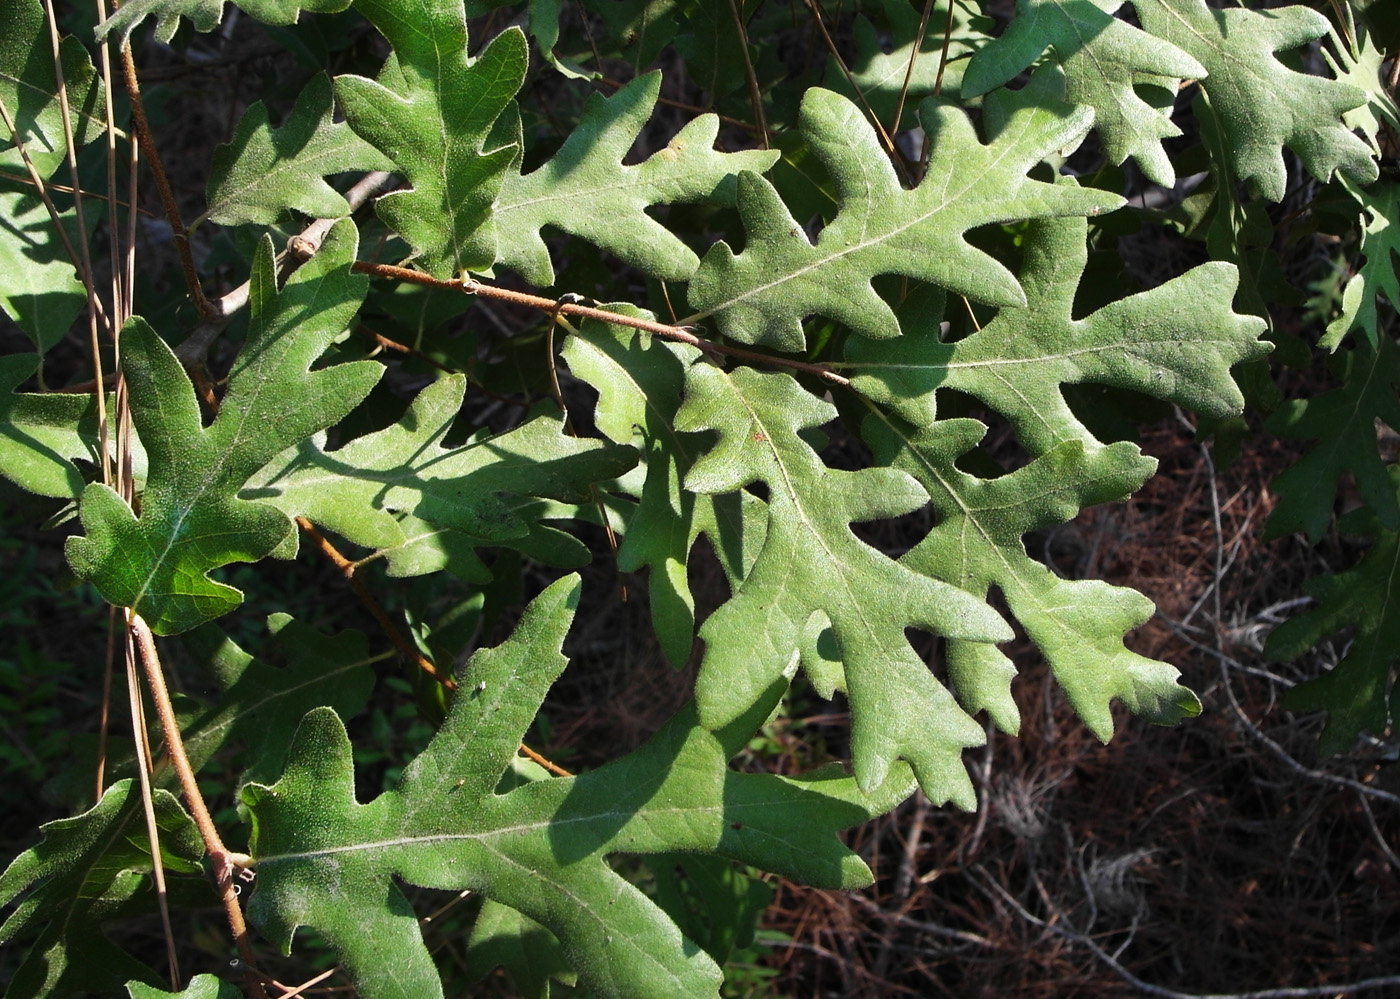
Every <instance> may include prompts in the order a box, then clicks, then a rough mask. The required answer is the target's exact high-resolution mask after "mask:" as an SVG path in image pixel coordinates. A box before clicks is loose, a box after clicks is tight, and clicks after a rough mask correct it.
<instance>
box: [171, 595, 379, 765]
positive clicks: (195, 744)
mask: <svg viewBox="0 0 1400 999" xmlns="http://www.w3.org/2000/svg"><path fill="white" fill-rule="evenodd" d="M267 630H268V631H269V632H270V633H271V634H272V637H273V640H274V642H275V643H276V644H277V646H278V648H279V650H280V651H281V653H282V655H283V656H284V657H285V658H286V660H287V665H286V666H281V667H278V666H273V665H271V664H269V663H267V662H265V661H263V660H262V659H255V658H253V657H252V656H250V655H249V654H248V653H246V652H244V651H243V650H242V649H240V648H239V647H238V646H237V645H236V644H235V643H234V642H233V640H232V639H230V638H229V637H228V636H227V635H225V634H224V633H223V631H222V630H221V629H219V628H218V627H217V626H216V625H213V624H206V625H204V626H203V627H201V628H197V629H195V630H194V631H191V632H188V633H186V635H185V636H184V642H185V645H186V647H187V648H188V649H189V650H190V652H191V653H192V654H193V655H194V656H195V657H196V658H197V659H199V660H202V661H203V662H205V663H206V664H207V665H208V668H209V669H210V670H211V671H212V672H213V674H214V678H215V681H216V683H217V684H218V689H217V693H215V694H214V696H213V697H212V699H211V700H212V703H211V704H210V705H209V707H208V708H206V709H205V710H203V711H201V712H200V713H199V714H197V715H196V716H195V717H193V718H192V719H190V721H189V722H188V724H184V725H182V726H181V730H182V735H183V737H184V740H185V751H186V752H187V753H188V754H189V757H190V763H191V765H193V766H194V767H195V769H196V770H198V769H199V768H200V767H201V766H202V765H203V764H204V762H205V761H206V760H209V759H211V758H212V757H213V756H214V754H215V753H216V752H218V751H219V750H220V749H221V748H223V747H225V746H239V745H241V746H242V748H243V771H242V772H243V779H244V780H272V779H273V778H274V777H276V776H277V775H278V774H279V773H281V772H282V767H283V765H284V764H285V763H286V762H287V750H288V748H289V747H290V746H291V743H292V734H293V733H294V732H295V731H296V726H297V722H299V721H300V720H301V718H302V716H303V715H305V714H306V713H307V712H308V711H310V710H311V709H312V708H315V707H321V706H323V705H324V706H327V707H330V708H332V709H334V710H335V712H336V713H337V714H339V715H340V716H341V717H342V718H353V717H354V716H355V715H357V714H359V713H360V712H361V711H362V710H364V707H365V704H366V703H367V702H368V701H369V695H370V691H371V690H372V689H373V688H374V671H373V670H372V669H370V664H371V663H373V662H375V661H376V660H378V659H382V658H383V656H371V655H370V654H369V647H368V644H367V643H366V641H365V636H364V635H362V634H361V633H360V632H358V631H343V632H341V633H339V634H337V635H334V636H326V635H323V634H321V633H320V632H319V631H317V630H316V629H315V628H312V627H309V626H308V625H305V624H302V623H301V622H300V621H295V620H293V619H292V618H291V617H290V616H289V615H287V614H273V615H270V616H269V617H268V619H267Z"/></svg>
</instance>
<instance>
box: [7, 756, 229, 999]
mask: <svg viewBox="0 0 1400 999" xmlns="http://www.w3.org/2000/svg"><path fill="white" fill-rule="evenodd" d="M154 804H155V813H156V823H157V827H158V829H159V832H160V846H161V856H162V858H163V861H164V864H165V869H166V871H167V872H168V874H170V875H175V874H180V873H185V874H188V873H191V872H194V873H198V872H199V871H200V866H199V859H200V858H201V857H202V856H203V855H204V844H203V842H202V841H201V840H200V838H199V832H198V831H197V830H196V829H195V825H194V822H193V820H191V819H190V817H189V816H188V815H187V814H185V810H184V809H183V808H181V807H180V803H179V802H178V801H176V799H175V798H174V796H173V795H171V794H169V793H167V792H165V791H162V790H159V789H157V790H156V791H155V793H154ZM40 831H41V832H42V833H43V837H44V838H43V840H42V841H41V842H40V843H39V844H38V845H37V846H34V847H32V848H30V849H29V850H26V851H25V852H24V853H21V854H20V855H19V856H18V857H16V858H15V859H14V861H13V862H12V863H11V864H10V866H9V867H8V868H7V869H6V871H5V873H4V874H3V875H0V906H5V905H9V904H10V903H12V902H14V901H16V899H18V898H19V896H20V895H21V894H22V893H24V892H26V891H27V892H28V895H26V896H25V897H24V898H23V900H22V901H20V902H19V904H18V906H17V907H16V908H15V910H14V912H12V913H11V914H10V917H9V918H8V919H6V920H5V923H4V925H3V926H0V944H6V945H14V944H15V943H16V942H17V938H21V937H28V936H30V935H31V934H32V933H34V932H35V931H37V932H38V936H37V939H35V940H34V942H33V943H32V944H31V946H30V950H29V954H28V956H27V957H26V958H25V960H24V961H23V962H22V963H21V964H20V966H19V969H18V970H17V971H16V972H15V973H14V976H13V977H12V978H11V979H10V982H9V985H8V986H7V988H6V990H5V996H6V999H29V997H39V996H62V995H68V996H76V995H110V994H114V993H119V992H120V990H121V988H122V986H123V985H125V984H126V982H128V981H130V980H131V979H137V980H139V981H144V982H159V981H160V978H159V976H158V975H156V974H155V972H153V971H152V970H151V969H150V968H148V967H146V965H144V964H142V963H141V962H140V961H138V960H136V959H135V958H133V957H131V956H130V955H129V954H127V952H126V951H125V950H124V949H123V948H121V947H118V946H116V945H115V944H113V943H112V942H111V941H110V940H108V939H107V936H106V934H104V933H103V932H102V925H103V924H104V923H105V922H107V921H109V920H116V919H121V918H124V917H125V918H130V917H132V916H135V915H138V914H144V913H149V912H154V911H155V906H156V900H155V894H154V891H153V890H152V889H151V883H150V882H151V878H150V872H151V866H152V864H151V852H150V844H149V841H148V840H147V838H146V824H145V821H144V819H143V817H142V807H141V791H140V788H139V787H137V786H136V783H135V781H132V780H122V781H117V782H116V783H114V784H112V785H110V786H109V787H108V788H107V790H106V791H105V792H104V793H103V795H102V800H101V801H99V802H98V803H97V804H96V805H94V806H93V807H92V808H91V809H90V810H88V811H86V812H84V813H83V814H81V815H77V816H74V817H73V818H70V819H58V820H56V821H54V822H48V823H45V824H44V825H43V826H40ZM188 880H189V879H184V878H179V877H172V878H171V879H170V890H171V892H172V894H173V893H175V892H177V891H181V890H183V888H184V887H185V885H184V884H182V882H188ZM202 881H203V879H202V877H201V878H197V879H195V882H194V884H195V886H196V887H197V888H203V887H204V886H203V884H202ZM202 896H203V900H204V901H205V902H206V903H207V902H208V901H210V900H211V899H210V896H209V893H208V892H207V890H206V891H204V892H203V893H202Z"/></svg>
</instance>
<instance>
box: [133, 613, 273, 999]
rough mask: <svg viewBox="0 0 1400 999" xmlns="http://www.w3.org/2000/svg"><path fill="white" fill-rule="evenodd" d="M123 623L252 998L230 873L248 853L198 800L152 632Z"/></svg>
mask: <svg viewBox="0 0 1400 999" xmlns="http://www.w3.org/2000/svg"><path fill="white" fill-rule="evenodd" d="M127 627H128V628H129V629H130V632H131V635H132V636H133V637H134V638H135V640H136V645H137V647H138V648H139V649H140V651H141V662H142V665H143V666H144V667H145V672H146V683H147V685H148V686H149V687H150V690H151V699H152V700H153V701H154V702H155V705H156V713H157V714H158V715H159V717H160V725H161V730H162V732H163V733H164V735H165V748H166V752H167V753H168V755H169V756H170V762H171V763H172V764H173V765H174V767H175V774H176V776H177V777H178V778H179V781H180V789H181V791H182V792H183V793H184V798H185V804H186V805H187V806H189V810H190V816H191V817H192V818H193V819H194V824H195V827H196V828H197V829H198V830H199V835H200V838H201V839H202V840H203V841H204V848H205V850H206V851H208V853H209V859H210V861H211V862H212V863H213V865H214V877H215V879H216V880H217V881H218V885H219V894H220V896H221V899H222V901H223V904H224V914H225V915H226V916H227V917H228V923H229V928H230V929H231V930H232V931H233V941H234V944H235V946H237V948H238V954H239V957H240V958H241V959H242V961H243V963H244V964H245V965H246V966H247V968H248V969H249V974H248V975H246V976H245V979H244V985H245V988H247V990H248V993H249V995H251V996H252V997H253V999H266V996H267V993H266V992H264V991H263V987H262V982H260V981H258V979H257V977H256V975H255V974H253V973H252V969H253V968H254V961H253V948H252V944H251V943H250V942H249V940H248V925H247V923H246V922H245V921H244V919H243V910H242V908H241V907H240V906H239V904H238V886H237V884H236V883H235V878H234V873H233V872H234V867H235V866H244V865H246V864H247V863H248V862H249V858H248V857H247V856H245V855H244V854H236V853H234V852H233V851H231V850H229V848H228V847H226V846H225V845H224V841H223V838H222V837H221V836H220V835H219V830H218V827H216V826H215V825H214V819H213V817H212V816H211V815H210V814H209V806H208V805H206V804H205V802H204V795H203V793H201V791H200V790H199V782H198V781H196V780H195V776H194V768H193V767H192V766H190V758H189V756H188V754H186V752H185V741H184V739H183V738H181V736H180V722H179V720H178V719H177V718H176V717H175V708H174V706H173V705H172V704H171V703H170V691H169V690H168V689H167V688H166V685H165V674H164V672H163V671H162V669H161V665H160V654H159V653H158V652H157V651H156V642H155V636H154V635H152V634H151V629H150V627H149V626H147V624H146V622H145V621H143V620H142V619H141V616H140V615H139V614H137V613H136V612H135V611H128V615H127Z"/></svg>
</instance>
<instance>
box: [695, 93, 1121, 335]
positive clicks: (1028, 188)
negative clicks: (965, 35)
mask: <svg viewBox="0 0 1400 999" xmlns="http://www.w3.org/2000/svg"><path fill="white" fill-rule="evenodd" d="M1039 79H1040V80H1041V81H1042V82H1040V83H1038V84H1037V83H1033V84H1031V85H1027V86H1026V88H1025V89H1024V90H1022V91H1020V92H1019V93H1018V94H1016V95H1013V96H1012V97H1011V98H1010V99H1009V108H1010V110H1009V114H1008V116H1007V120H1006V122H1005V125H1004V127H1003V128H1002V129H1001V131H1000V133H999V134H998V135H996V136H995V137H994V138H993V139H992V141H991V142H990V143H988V144H986V145H983V144H982V143H981V142H980V141H978V138H977V135H976V132H975V131H974V130H973V126H972V122H971V121H970V120H969V119H968V117H967V115H966V114H965V113H964V112H962V111H961V110H958V109H956V108H953V107H949V106H946V105H939V104H938V103H937V102H935V101H932V100H929V101H925V102H924V103H923V105H922V106H921V109H920V113H919V116H920V120H921V122H922V123H923V127H924V128H925V130H926V131H927V132H928V134H929V137H930V141H931V143H932V153H931V158H930V161H929V165H928V170H927V172H926V174H925V176H924V179H923V181H922V182H921V183H920V184H919V186H918V187H917V188H915V189H914V190H912V191H906V190H904V189H903V188H902V187H901V186H900V183H899V178H898V177H897V176H896V175H895V172H894V168H893V167H892V166H891V165H890V162H889V160H888V158H887V157H886V156H885V153H884V151H883V149H881V147H880V144H879V142H878V140H877V139H876V137H875V132H874V130H873V129H872V128H871V127H870V125H869V124H868V123H867V122H866V120H865V117H864V115H863V114H862V112H861V110H860V109H859V108H858V107H857V106H856V105H854V104H852V103H851V102H850V101H848V100H847V99H846V98H844V97H841V96H839V95H838V94H835V93H832V92H831V91H827V90H822V89H820V88H817V87H814V88H812V89H811V90H808V91H807V93H806V95H805V96H804V97H803V99H802V110H801V115H800V127H801V129H802V134H803V137H804V138H805V139H806V141H807V143H808V144H809V145H810V146H811V148H812V150H813V151H814V152H815V153H816V156H817V158H818V159H819V160H821V162H822V164H823V165H824V166H825V167H826V169H827V171H828V173H829V174H830V175H831V179H832V183H833V184H834V185H835V187H836V191H837V194H838V200H839V202H840V206H841V207H840V211H838V212H837V214H836V217H835V218H834V219H832V220H831V222H830V224H829V225H827V226H826V228H825V229H823V230H822V232H821V235H820V237H818V239H817V243H816V245H815V246H814V245H812V243H811V242H810V241H809V240H808V238H807V236H806V234H805V232H804V231H803V229H802V226H801V224H800V223H799V222H797V221H796V220H795V219H793V217H792V215H791V213H790V212H789V211H788V209H787V208H786V206H784V204H783V202H782V200H781V199H780V198H779V196H778V193H777V191H776V190H775V189H774V188H773V186H772V185H771V184H769V183H768V182H767V181H765V180H763V179H762V178H761V177H759V176H758V175H756V174H752V173H744V174H741V175H740V178H739V197H738V207H739V212H740V214H741V216H742V217H743V220H744V229H745V232H746V234H747V242H746V245H745V247H744V251H743V252H742V253H740V254H738V255H737V256H736V255H735V254H734V252H733V251H732V250H731V249H730V248H729V246H728V244H726V243H722V242H721V243H716V244H715V245H714V246H712V247H711V248H710V250H709V252H708V253H706V255H705V259H704V261H703V262H702V263H701V265H700V270H699V272H697V274H696V276H695V280H694V281H693V282H692V283H691V286H690V292H689V294H690V302H691V305H693V306H695V307H696V308H697V309H699V310H700V311H699V313H697V315H695V316H692V317H690V319H689V320H687V321H694V320H695V319H699V318H704V317H707V316H714V317H715V318H716V321H717V322H718V323H719V327H720V329H721V330H722V331H723V332H724V334H725V335H726V336H729V337H732V338H734V339H736V340H740V341H743V342H745V343H762V344H766V345H768V346H771V347H775V348H777V349H780V350H786V351H800V350H802V349H803V346H804V343H805V340H804V337H803V332H802V320H803V318H805V317H806V316H809V315H813V314H817V315H822V316H827V317H829V318H831V319H836V320H838V321H840V322H842V323H844V324H846V325H847V326H849V327H850V328H851V329H852V330H854V331H855V332H857V333H859V334H860V335H861V336H865V337H869V338H872V339H888V338H891V337H894V336H897V335H898V334H899V322H898V320H897V319H896V318H895V315H894V312H893V310H891V308H890V307H889V305H888V304H886V302H885V301H884V300H883V299H882V298H881V297H880V296H879V295H878V294H877V293H876V292H875V289H874V288H873V287H872V286H871V283H870V282H871V279H872V278H874V277H876V276H878V275H880V274H901V275H904V276H906V277H910V278H914V279H916V280H920V281H928V282H931V283H933V284H937V285H940V286H941V287H944V288H947V289H949V290H950V291H955V292H958V293H961V294H964V295H967V296H968V297H970V298H974V299H976V300H978V301H980V302H987V303H989V304H992V305H1022V304H1024V302H1025V296H1024V294H1023V293H1022V291H1021V287H1020V285H1018V284H1017V283H1016V278H1015V277H1014V276H1013V275H1012V274H1011V272H1010V271H1008V270H1007V269H1006V268H1005V267H1003V266H1002V265H1001V264H1000V263H998V262H997V261H996V260H994V259H993V258H992V257H991V256H989V255H988V254H986V253H984V252H982V251H981V250H978V249H976V248H974V247H973V246H972V245H971V244H970V243H968V242H967V240H966V238H965V234H966V233H967V231H968V230H969V229H972V228H975V227H977V226H981V225H986V224H988V223H992V222H1002V221H1007V220H1011V219H1021V218H1031V217H1036V216H1051V215H1087V214H1089V213H1090V212H1094V213H1097V212H1100V211H1109V210H1112V209H1114V208H1116V207H1118V205H1120V204H1122V198H1120V197H1119V196H1118V195H1116V194H1109V193H1107V192H1104V191H1095V190H1090V189H1080V188H1072V187H1066V186H1063V185H1058V184H1047V183H1044V182H1042V181H1037V180H1031V179H1030V178H1029V177H1028V176H1027V171H1028V170H1030V168H1031V167H1033V166H1034V165H1035V164H1037V163H1039V162H1040V160H1041V159H1042V158H1043V157H1045V156H1046V155H1047V154H1049V153H1051V152H1054V151H1057V150H1060V149H1063V148H1065V147H1066V146H1070V145H1074V144H1077V143H1078V142H1079V140H1080V139H1082V138H1083V137H1084V133H1085V132H1087V131H1088V129H1089V125H1090V123H1091V121H1092V119H1093V113H1092V112H1091V111H1090V110H1089V109H1087V108H1070V107H1067V106H1065V105H1063V104H1062V103H1060V102H1058V101H1056V102H1054V104H1053V105H1049V103H1048V102H1047V101H1046V100H1045V97H1046V87H1047V84H1046V83H1045V82H1044V81H1045V78H1044V77H1043V76H1042V77H1040V78H1039ZM1037 102H1040V103H1037ZM933 247H936V248H937V250H936V252H935V251H934V250H932V249H931V248H933Z"/></svg>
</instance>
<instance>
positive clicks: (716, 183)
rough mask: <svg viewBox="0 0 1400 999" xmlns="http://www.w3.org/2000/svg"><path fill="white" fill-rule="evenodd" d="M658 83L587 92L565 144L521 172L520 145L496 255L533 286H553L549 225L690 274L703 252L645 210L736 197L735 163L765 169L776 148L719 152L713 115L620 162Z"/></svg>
mask: <svg viewBox="0 0 1400 999" xmlns="http://www.w3.org/2000/svg"><path fill="white" fill-rule="evenodd" d="M660 91H661V74H660V73H659V72H653V73H647V74H645V75H644V76H640V77H638V78H637V79H635V80H633V81H632V82H631V83H629V84H627V86H625V87H623V88H622V89H621V90H619V91H618V92H617V93H615V94H613V95H612V96H611V97H604V96H602V95H601V94H596V93H595V94H593V95H591V96H590V97H589V98H588V103H587V105H586V106H585V107H584V112H583V118H582V119H581V120H580V121H579V123H578V127H577V128H575V129H574V131H573V132H572V133H570V135H569V137H568V138H567V139H566V140H564V145H563V146H562V147H560V149H559V151H558V152H557V153H555V154H554V156H553V158H552V159H550V160H549V161H548V162H547V163H545V164H544V165H542V166H541V167H539V168H538V169H536V170H535V171H533V172H532V173H530V174H528V175H525V176H522V175H521V174H520V172H519V168H520V155H521V154H520V152H519V149H518V148H517V152H516V160H515V163H514V164H513V166H512V168H511V172H510V173H509V174H508V175H507V176H506V179H505V182H504V183H503V184H502V186H501V193H500V196H499V198H498V199H497V201H496V210H495V214H494V220H495V225H496V236H497V240H498V242H499V245H500V249H499V250H498V251H497V259H498V262H500V263H502V264H504V265H505V266H507V267H509V268H511V269H512V270H515V271H518V272H519V273H520V274H521V275H522V276H523V277H524V278H525V280H527V281H529V282H530V283H532V284H535V285H538V286H540V287H548V286H549V285H552V284H553V283H554V268H553V266H552V265H551V264H550V260H549V250H548V248H547V247H546V246H545V243H544V239H543V237H542V236H541V233H540V230H541V229H543V228H544V227H545V226H551V227H553V228H555V229H559V230H561V231H563V232H567V233H569V234H570V235H572V236H578V237H579V238H581V239H584V240H587V241H588V242H589V243H592V244H593V245H594V246H597V247H600V248H602V249H604V250H607V251H609V252H610V253H614V254H616V255H617V256H618V258H619V259H621V260H622V261H624V262H625V263H627V264H630V265H631V266H633V267H636V268H637V269H639V270H641V271H643V272H644V273H647V274H650V275H652V276H654V277H658V278H661V279H662V280H665V281H688V280H689V279H690V278H691V276H692V275H693V274H694V273H695V269H696V268H697V267H699V266H700V258H699V257H697V256H696V255H695V253H694V251H692V250H691V249H690V248H689V247H688V246H686V245H685V244H684V243H683V242H681V241H680V240H679V239H677V238H676V237H675V236H673V235H672V234H671V233H670V231H669V230H668V229H666V227H665V226H663V225H661V224H660V223H659V222H657V221H655V220H654V219H652V218H651V217H650V216H648V215H647V214H646V209H647V208H648V207H650V206H652V205H667V204H684V203H691V202H706V203H709V204H714V205H733V204H734V192H735V179H736V177H737V175H738V173H739V171H740V170H753V171H756V172H762V171H764V170H767V169H768V168H769V167H771V166H772V165H773V163H774V162H775V161H776V160H777V158H778V153H777V151H776V150H772V151H765V150H748V151H745V152H739V153H720V152H716V151H715V149H714V144H715V137H716V136H717V135H718V134H719V118H717V117H716V116H715V115H712V114H707V115H701V116H700V117H698V118H694V119H692V120H691V121H690V122H689V123H688V124H687V125H686V126H685V128H683V129H681V131H680V133H679V134H678V135H676V137H675V138H673V139H672V140H671V141H670V142H669V143H668V144H667V145H666V147H665V148H664V149H660V150H658V151H657V152H655V153H653V154H652V155H651V156H650V157H648V158H647V159H646V160H645V161H644V162H642V163H638V164H635V165H632V166H624V165H623V164H622V159H623V157H624V156H626V155H627V152H628V150H630V149H631V148H632V144H633V143H634V142H635V141H636V138H637V135H638V134H639V133H640V132H641V130H642V127H643V126H644V125H645V124H646V123H647V122H648V121H649V120H650V119H651V114H652V110H653V108H655V106H656V98H657V96H658V95H659V94H660Z"/></svg>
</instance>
